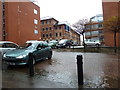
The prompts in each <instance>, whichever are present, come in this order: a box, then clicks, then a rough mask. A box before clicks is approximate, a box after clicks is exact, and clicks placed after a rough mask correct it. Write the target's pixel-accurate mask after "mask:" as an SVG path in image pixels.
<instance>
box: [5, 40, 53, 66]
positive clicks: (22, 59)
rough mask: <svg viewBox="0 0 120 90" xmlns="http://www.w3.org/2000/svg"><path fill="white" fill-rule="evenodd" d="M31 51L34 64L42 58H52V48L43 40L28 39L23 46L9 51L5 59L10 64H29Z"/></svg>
mask: <svg viewBox="0 0 120 90" xmlns="http://www.w3.org/2000/svg"><path fill="white" fill-rule="evenodd" d="M29 53H33V64H35V63H36V62H37V61H40V60H42V59H46V58H48V59H51V58H52V49H51V47H49V46H48V45H47V44H46V43H45V42H43V41H27V42H26V43H25V45H24V47H23V48H20V49H16V50H13V51H10V52H7V53H5V54H4V55H3V60H4V62H5V63H6V64H8V65H25V64H28V60H29Z"/></svg>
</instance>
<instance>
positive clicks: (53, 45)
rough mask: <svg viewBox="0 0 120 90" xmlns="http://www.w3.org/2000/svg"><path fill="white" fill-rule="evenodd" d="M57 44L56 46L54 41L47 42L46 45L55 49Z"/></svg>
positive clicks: (56, 42)
mask: <svg viewBox="0 0 120 90" xmlns="http://www.w3.org/2000/svg"><path fill="white" fill-rule="evenodd" d="M57 44H58V41H56V40H52V41H49V43H48V45H49V46H50V47H51V48H56V47H57Z"/></svg>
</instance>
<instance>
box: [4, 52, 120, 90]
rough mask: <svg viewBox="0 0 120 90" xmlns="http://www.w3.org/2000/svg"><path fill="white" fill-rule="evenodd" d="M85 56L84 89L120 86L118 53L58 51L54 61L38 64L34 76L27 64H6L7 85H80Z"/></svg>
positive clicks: (6, 86)
mask: <svg viewBox="0 0 120 90" xmlns="http://www.w3.org/2000/svg"><path fill="white" fill-rule="evenodd" d="M79 54H80V55H82V56H83V75H84V85H83V86H80V88H118V87H119V85H118V84H119V82H118V78H120V77H119V76H118V56H117V55H116V54H107V53H87V52H86V53H82V52H69V51H66V50H60V51H59V50H54V52H53V58H52V60H43V61H41V62H38V63H37V64H36V65H35V66H34V69H35V75H34V77H30V76H29V69H28V67H27V66H9V67H8V66H7V65H5V64H3V65H2V87H3V88H79V86H78V79H77V78H78V76H77V60H76V56H77V55H79Z"/></svg>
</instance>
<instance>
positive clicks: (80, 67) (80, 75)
mask: <svg viewBox="0 0 120 90" xmlns="http://www.w3.org/2000/svg"><path fill="white" fill-rule="evenodd" d="M82 59H83V57H82V55H77V71H78V85H83V61H82Z"/></svg>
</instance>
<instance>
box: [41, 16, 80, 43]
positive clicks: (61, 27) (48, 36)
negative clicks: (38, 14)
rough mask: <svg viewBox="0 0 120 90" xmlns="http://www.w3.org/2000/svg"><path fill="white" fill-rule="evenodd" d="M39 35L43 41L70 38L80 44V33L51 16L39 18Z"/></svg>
mask: <svg viewBox="0 0 120 90" xmlns="http://www.w3.org/2000/svg"><path fill="white" fill-rule="evenodd" d="M41 35H42V37H41V40H43V41H50V40H57V41H60V40H61V39H71V40H73V41H74V42H75V43H78V44H80V35H79V34H78V33H77V32H75V31H74V30H72V29H71V27H70V26H69V25H68V24H66V23H65V22H59V21H58V20H56V19H54V18H53V17H45V18H41Z"/></svg>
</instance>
